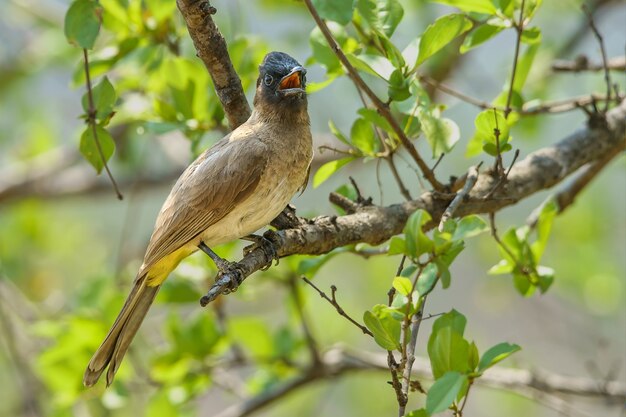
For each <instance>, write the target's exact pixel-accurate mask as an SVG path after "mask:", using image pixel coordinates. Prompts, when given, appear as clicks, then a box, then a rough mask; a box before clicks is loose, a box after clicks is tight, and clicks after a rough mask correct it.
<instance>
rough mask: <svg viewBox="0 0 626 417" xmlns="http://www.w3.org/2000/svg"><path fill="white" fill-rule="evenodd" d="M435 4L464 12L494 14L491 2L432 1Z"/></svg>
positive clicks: (477, 0) (489, 0) (483, 0)
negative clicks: (445, 5)
mask: <svg viewBox="0 0 626 417" xmlns="http://www.w3.org/2000/svg"><path fill="white" fill-rule="evenodd" d="M433 1H434V2H435V3H441V4H447V5H448V6H454V7H457V8H459V9H460V10H463V11H464V12H468V13H471V12H474V13H484V14H495V13H496V8H495V6H494V5H493V3H492V1H491V0H433Z"/></svg>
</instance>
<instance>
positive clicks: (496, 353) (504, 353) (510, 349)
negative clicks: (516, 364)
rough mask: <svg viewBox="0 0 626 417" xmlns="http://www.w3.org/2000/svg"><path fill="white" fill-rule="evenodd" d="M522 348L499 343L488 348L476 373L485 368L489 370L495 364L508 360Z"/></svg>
mask: <svg viewBox="0 0 626 417" xmlns="http://www.w3.org/2000/svg"><path fill="white" fill-rule="evenodd" d="M521 349H522V348H521V347H519V346H518V345H515V344H510V343H499V344H497V345H495V346H492V347H491V348H489V349H488V350H487V351H486V352H485V353H483V356H482V357H481V358H480V362H479V363H478V372H483V371H484V370H485V369H487V368H491V367H492V366H493V365H495V364H496V363H498V362H500V361H502V360H504V359H506V358H508V357H509V356H511V355H512V354H514V353H515V352H517V351H518V350H521Z"/></svg>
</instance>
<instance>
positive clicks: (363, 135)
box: [350, 118, 378, 156]
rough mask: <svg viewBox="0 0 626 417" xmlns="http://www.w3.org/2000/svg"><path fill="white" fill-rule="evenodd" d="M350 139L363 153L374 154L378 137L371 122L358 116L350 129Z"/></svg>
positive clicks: (376, 149)
mask: <svg viewBox="0 0 626 417" xmlns="http://www.w3.org/2000/svg"><path fill="white" fill-rule="evenodd" d="M350 141H351V142H352V145H354V146H355V147H356V148H357V149H358V150H360V151H361V152H363V153H364V154H365V155H370V156H371V155H374V154H375V153H376V152H377V151H378V139H376V135H375V133H374V129H373V128H372V124H371V123H370V122H368V121H367V120H365V119H362V118H358V119H356V120H355V121H354V123H353V124H352V128H351V129H350Z"/></svg>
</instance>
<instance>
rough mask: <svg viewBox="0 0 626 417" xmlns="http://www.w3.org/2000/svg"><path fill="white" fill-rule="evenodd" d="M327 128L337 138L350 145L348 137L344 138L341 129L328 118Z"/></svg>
mask: <svg viewBox="0 0 626 417" xmlns="http://www.w3.org/2000/svg"><path fill="white" fill-rule="evenodd" d="M328 128H329V129H330V131H331V133H332V134H333V135H335V137H336V138H337V139H339V140H340V141H341V142H343V143H345V144H346V145H350V141H349V140H348V138H346V136H345V135H344V134H343V133H342V132H341V130H339V128H338V127H337V126H336V125H335V122H333V121H332V120H330V119H329V120H328Z"/></svg>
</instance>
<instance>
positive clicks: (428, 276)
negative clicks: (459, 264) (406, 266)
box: [415, 263, 439, 297]
mask: <svg viewBox="0 0 626 417" xmlns="http://www.w3.org/2000/svg"><path fill="white" fill-rule="evenodd" d="M438 276H439V269H438V268H437V265H435V264H433V263H430V264H428V265H426V267H425V268H424V270H423V271H422V274H421V275H420V277H419V278H418V279H417V284H416V285H415V289H416V290H417V293H418V294H419V295H420V297H423V296H425V295H426V294H428V293H429V292H431V291H432V290H433V288H434V287H435V283H436V282H437V278H438Z"/></svg>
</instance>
